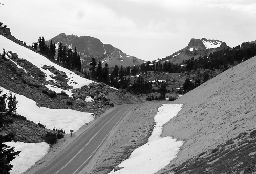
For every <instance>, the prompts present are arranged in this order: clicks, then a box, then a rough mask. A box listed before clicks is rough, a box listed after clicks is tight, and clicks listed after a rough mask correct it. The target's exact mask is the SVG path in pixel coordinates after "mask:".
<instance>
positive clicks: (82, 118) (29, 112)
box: [0, 87, 94, 133]
mask: <svg viewBox="0 0 256 174" xmlns="http://www.w3.org/2000/svg"><path fill="white" fill-rule="evenodd" d="M0 90H1V91H3V93H7V94H9V93H10V92H11V93H12V94H14V95H15V96H16V98H17V101H18V104H17V114H19V115H22V116H25V117H26V118H27V119H28V120H30V121H33V122H35V123H41V124H43V125H45V126H46V128H48V129H53V128H55V129H56V128H57V129H63V130H64V131H65V132H66V133H69V131H70V130H74V131H77V130H78V129H79V128H80V127H81V126H83V125H84V124H85V123H89V122H90V121H92V120H93V119H94V118H93V115H92V114H90V113H86V112H79V111H75V110H71V109H49V108H45V107H38V106H37V105H36V102H35V101H33V100H31V99H29V98H27V97H25V96H23V95H19V94H15V93H13V92H12V91H9V90H7V89H4V88H2V87H0Z"/></svg>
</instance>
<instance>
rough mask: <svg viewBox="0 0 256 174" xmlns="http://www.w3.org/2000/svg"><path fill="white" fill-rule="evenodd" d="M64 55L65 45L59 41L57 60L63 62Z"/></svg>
mask: <svg viewBox="0 0 256 174" xmlns="http://www.w3.org/2000/svg"><path fill="white" fill-rule="evenodd" d="M62 56H63V46H62V43H61V42H59V47H58V56H57V62H59V63H60V62H61V57H62Z"/></svg>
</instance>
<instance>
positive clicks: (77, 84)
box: [0, 35, 93, 91]
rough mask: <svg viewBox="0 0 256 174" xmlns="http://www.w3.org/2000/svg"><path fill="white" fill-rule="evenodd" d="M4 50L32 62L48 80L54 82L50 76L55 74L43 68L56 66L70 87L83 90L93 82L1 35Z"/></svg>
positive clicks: (0, 45)
mask: <svg viewBox="0 0 256 174" xmlns="http://www.w3.org/2000/svg"><path fill="white" fill-rule="evenodd" d="M3 49H5V50H6V51H12V52H14V53H17V54H18V56H19V58H21V59H25V60H27V61H29V62H31V63H32V64H33V65H35V66H36V67H38V68H39V69H40V70H41V71H42V72H44V73H45V74H46V76H47V77H46V79H47V80H53V81H54V79H53V78H51V76H50V75H53V74H52V73H51V72H50V71H49V70H45V69H43V68H42V67H43V66H44V65H47V66H54V67H55V68H56V69H57V70H59V71H63V72H65V73H66V75H67V76H68V79H69V80H68V85H69V86H71V87H73V88H81V87H82V86H85V85H89V84H90V83H92V82H93V81H91V80H88V79H85V78H83V77H80V76H79V75H77V74H75V73H74V72H72V71H70V70H68V69H66V68H63V67H61V66H59V65H57V64H55V63H53V62H51V61H50V60H48V59H47V58H46V57H44V56H42V55H40V54H38V53H35V52H34V51H32V50H30V49H28V48H25V47H23V46H20V45H18V44H16V43H15V42H13V41H11V40H9V39H7V38H5V37H4V36H2V35H0V50H3ZM56 91H61V89H60V90H56Z"/></svg>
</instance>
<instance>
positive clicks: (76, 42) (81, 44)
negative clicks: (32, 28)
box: [51, 33, 144, 68]
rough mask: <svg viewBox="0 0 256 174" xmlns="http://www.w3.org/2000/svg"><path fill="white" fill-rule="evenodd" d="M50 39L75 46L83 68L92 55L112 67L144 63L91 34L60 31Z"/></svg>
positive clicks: (73, 47) (87, 64) (71, 46)
mask: <svg viewBox="0 0 256 174" xmlns="http://www.w3.org/2000/svg"><path fill="white" fill-rule="evenodd" d="M51 40H52V41H53V42H55V43H58V42H61V43H63V44H64V45H66V46H68V47H69V48H72V49H75V47H76V48H77V51H78V52H79V54H80V57H81V61H82V66H83V67H84V68H85V67H88V66H89V63H90V61H91V58H92V57H94V58H96V60H97V61H101V62H102V63H104V64H105V63H108V65H109V67H114V66H115V65H118V66H123V67H127V66H134V65H140V64H142V63H144V61H143V60H141V59H138V58H136V57H134V56H129V55H127V54H126V53H123V52H122V51H121V50H120V49H118V48H115V47H114V46H112V45H110V44H103V43H102V42H101V41H100V40H99V39H97V38H94V37H91V36H80V37H79V36H76V35H66V34H65V33H61V34H59V35H57V36H55V37H53V38H52V39H51Z"/></svg>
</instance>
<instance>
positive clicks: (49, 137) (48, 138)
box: [43, 132, 57, 145]
mask: <svg viewBox="0 0 256 174" xmlns="http://www.w3.org/2000/svg"><path fill="white" fill-rule="evenodd" d="M43 139H44V141H45V142H46V143H48V144H50V145H53V144H56V143H57V136H56V134H55V133H52V132H47V134H46V135H45V136H44V138H43Z"/></svg>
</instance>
